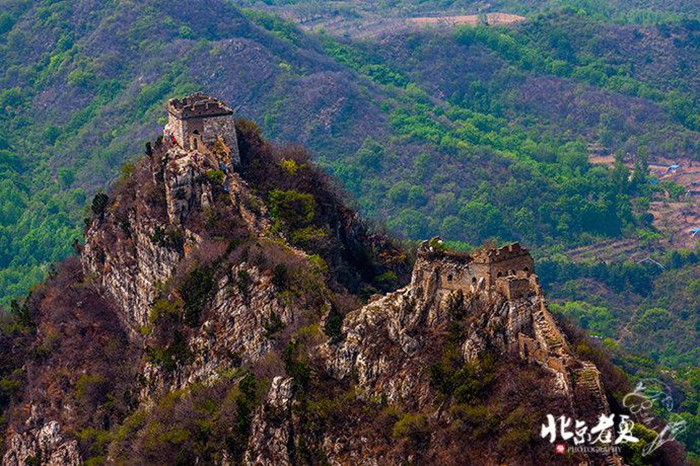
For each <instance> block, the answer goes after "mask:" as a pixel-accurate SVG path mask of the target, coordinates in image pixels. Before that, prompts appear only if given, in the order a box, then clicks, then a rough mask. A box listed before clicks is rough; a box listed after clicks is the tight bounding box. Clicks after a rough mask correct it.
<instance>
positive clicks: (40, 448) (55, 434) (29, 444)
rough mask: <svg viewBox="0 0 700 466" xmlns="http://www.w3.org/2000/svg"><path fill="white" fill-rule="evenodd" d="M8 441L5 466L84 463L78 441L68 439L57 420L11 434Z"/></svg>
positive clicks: (74, 464) (58, 465) (67, 465)
mask: <svg viewBox="0 0 700 466" xmlns="http://www.w3.org/2000/svg"><path fill="white" fill-rule="evenodd" d="M8 443H9V445H8V449H7V452H6V453H5V456H4V457H3V459H2V464H3V465H5V466H25V465H28V464H42V465H46V466H77V465H81V464H83V461H82V459H81V457H80V452H79V450H78V442H77V441H75V440H70V439H66V438H65V437H64V436H63V435H62V434H61V426H60V425H59V424H58V422H56V421H51V422H49V423H47V424H45V425H44V426H43V427H41V428H40V429H34V430H31V431H28V432H25V433H23V434H19V435H13V436H10V437H9V442H8Z"/></svg>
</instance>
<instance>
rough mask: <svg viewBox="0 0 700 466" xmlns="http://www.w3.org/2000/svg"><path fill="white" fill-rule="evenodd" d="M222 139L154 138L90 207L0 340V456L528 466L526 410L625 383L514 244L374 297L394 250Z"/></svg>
mask: <svg viewBox="0 0 700 466" xmlns="http://www.w3.org/2000/svg"><path fill="white" fill-rule="evenodd" d="M218 118H221V117H218ZM224 118H226V117H224ZM205 121H206V117H205ZM204 127H205V128H207V127H208V126H206V124H205V126H204ZM168 128H171V126H169V127H168ZM192 131H194V130H192ZM205 131H207V130H205ZM235 131H236V133H237V136H236V137H235V138H231V137H230V136H227V135H219V137H218V138H217V139H216V141H215V142H214V143H213V144H211V143H208V144H206V145H199V146H198V148H197V149H184V148H182V147H181V144H182V141H178V140H177V139H175V138H173V137H172V133H171V132H170V130H169V129H166V132H165V134H164V137H159V138H158V139H157V140H156V141H155V142H154V144H153V145H152V146H149V147H150V149H149V154H148V155H147V156H146V157H145V158H144V159H143V160H141V161H140V162H138V163H136V164H135V165H134V166H131V167H129V169H128V170H126V171H125V173H124V175H123V177H122V179H121V180H120V181H118V182H117V183H116V185H115V188H114V190H113V191H112V192H110V193H109V194H104V193H102V194H98V195H97V196H96V197H95V198H94V200H93V203H92V211H93V215H94V216H93V218H92V220H91V221H90V223H89V225H87V227H86V244H85V246H84V248H83V249H82V251H81V256H80V259H79V260H78V259H77V258H71V259H69V260H68V261H67V262H66V263H65V265H64V266H62V267H60V268H58V269H57V271H56V273H55V275H54V276H53V278H51V279H50V280H49V282H48V283H47V284H46V285H44V286H43V287H39V288H38V289H37V291H36V292H35V294H34V295H33V296H32V297H31V298H30V299H29V300H27V301H26V302H25V303H24V305H23V306H25V310H24V311H22V312H24V314H22V315H24V316H25V317H26V318H25V320H24V323H23V324H20V325H18V326H17V327H15V328H14V331H13V333H10V334H8V336H11V337H12V338H17V339H18V340H19V341H24V344H25V345H26V346H25V347H26V348H32V349H31V351H29V352H27V353H26V354H25V355H24V357H23V358H22V359H23V363H21V364H20V366H23V367H24V370H19V371H17V366H15V367H14V368H13V367H10V368H6V369H7V370H9V371H10V373H11V375H12V377H13V380H17V381H18V382H19V384H18V386H17V387H16V392H15V394H14V396H13V397H12V402H11V405H10V406H9V409H8V411H7V419H8V422H9V427H8V441H7V443H6V445H5V448H6V451H5V453H4V456H3V464H7V465H8V466H9V465H15V464H23V463H25V462H27V461H41V462H42V463H45V464H80V463H81V462H82V461H87V460H88V459H89V461H91V462H97V463H101V462H105V461H107V462H110V461H116V462H128V463H131V464H142V463H148V464H171V463H178V462H186V463H191V462H198V461H199V462H205V463H222V464H230V463H236V462H241V461H242V462H245V463H249V464H268V463H274V464H294V463H296V462H306V463H323V462H325V461H338V462H340V463H344V462H352V461H357V460H359V459H361V458H364V459H366V460H368V461H373V462H380V461H388V462H390V463H400V462H402V461H405V460H410V459H411V458H413V460H417V459H418V458H423V459H424V460H425V461H428V462H444V461H448V462H449V461H450V460H449V458H450V455H452V454H454V452H455V449H456V448H459V445H462V444H463V440H464V439H471V441H472V445H473V448H472V450H471V451H470V452H469V453H468V455H469V458H471V459H472V460H476V459H477V458H483V455H484V454H485V452H486V451H489V452H491V453H490V454H494V453H493V452H494V451H495V454H496V455H497V457H498V458H500V459H499V460H497V461H499V462H503V461H505V462H508V461H515V462H523V461H524V462H532V461H547V459H546V458H551V455H552V454H553V452H552V450H551V445H549V444H548V443H546V442H539V443H538V442H536V441H534V440H532V439H533V438H537V434H538V432H539V424H540V423H541V422H542V416H543V414H544V413H542V412H541V410H542V408H543V406H546V407H547V409H551V412H553V413H556V414H564V413H570V414H571V415H574V414H575V415H578V416H579V417H582V418H585V419H587V420H590V421H594V420H595V419H596V418H597V416H599V415H600V414H602V413H599V412H597V410H598V409H603V410H604V411H605V412H608V410H609V409H610V408H609V406H608V401H607V395H605V394H604V393H603V392H602V389H601V388H600V387H601V382H600V381H599V380H598V379H599V377H602V378H604V379H605V384H606V385H607V384H610V387H611V388H614V389H616V390H617V389H621V388H622V387H624V386H625V384H626V382H625V381H624V379H620V378H619V374H618V375H614V372H610V371H609V370H608V368H606V366H605V364H603V366H602V367H603V370H604V372H599V370H598V369H596V368H595V366H594V365H593V364H591V363H588V362H582V361H581V360H580V358H579V357H578V356H576V355H575V354H574V353H573V352H572V351H571V350H570V349H569V347H568V344H567V343H566V339H565V337H564V336H563V334H562V333H561V331H560V330H559V329H558V327H557V324H556V323H555V322H554V320H553V317H552V316H551V315H550V314H549V312H548V311H547V308H546V304H545V301H544V298H543V297H542V294H541V288H540V287H539V284H538V283H537V277H536V276H535V275H534V274H533V272H534V271H533V262H532V258H531V257H530V256H529V253H528V252H527V251H526V250H523V249H522V248H520V247H519V246H518V245H510V246H507V247H504V248H500V249H498V248H487V249H485V250H483V251H476V252H473V253H471V254H465V253H457V254H455V253H452V252H449V251H447V250H446V248H445V247H444V245H443V244H442V243H441V241H439V240H438V239H433V240H431V241H426V242H424V243H422V245H421V246H420V248H419V251H418V253H417V260H416V262H415V264H414V266H413V272H412V277H411V281H410V283H409V284H408V285H407V286H406V287H404V288H400V289H398V290H396V288H397V286H398V285H399V284H400V283H401V282H402V281H404V280H406V278H405V277H406V272H407V266H408V263H407V253H406V252H405V251H403V250H402V249H401V248H400V247H398V246H397V245H396V244H395V243H393V242H392V240H391V239H389V238H387V237H385V236H382V235H378V234H374V233H371V232H369V231H368V230H367V229H366V227H365V226H363V224H362V221H361V220H360V219H359V218H358V217H357V216H356V215H355V214H354V213H353V212H352V211H350V210H349V209H347V208H346V207H344V206H343V204H342V201H341V200H340V198H338V197H336V196H337V194H334V193H333V189H332V184H330V183H329V181H328V180H327V179H326V178H325V177H324V175H323V174H322V172H321V171H319V170H318V169H317V168H315V167H314V166H313V165H312V164H311V162H310V161H309V159H308V154H305V153H304V152H303V151H301V150H300V149H299V148H294V147H287V148H278V147H274V146H271V145H270V144H268V143H266V142H264V141H263V140H262V139H261V138H260V135H259V130H258V129H257V128H256V127H255V125H254V124H252V123H250V122H247V121H242V120H239V121H238V122H237V124H236V130H235ZM186 136H187V137H189V136H188V135H186ZM191 136H193V137H200V136H199V135H197V133H192V134H191ZM224 136H225V137H224ZM201 137H202V139H204V140H206V139H207V135H201ZM224 139H226V140H229V141H230V140H234V141H238V142H237V144H238V149H239V152H240V165H236V164H234V162H233V160H234V159H233V158H231V156H230V154H231V152H232V150H231V149H230V148H229V147H227V146H226V144H225V143H224V142H223V141H224ZM404 283H405V282H404ZM381 290H386V291H389V294H386V295H385V296H384V297H381V298H379V297H377V296H375V297H373V298H370V302H369V303H367V304H365V305H362V303H361V300H360V299H359V298H360V295H361V294H365V295H369V294H371V293H375V294H376V293H377V292H381ZM392 290H395V291H392ZM1 335H3V336H5V332H3V333H2V334H1ZM13 355H15V356H16V354H14V353H13ZM579 380H580V381H582V382H580V383H579V382H578V381H579ZM584 380H585V381H587V382H586V383H583V381H584ZM591 380H593V381H594V382H595V383H593V384H592V385H591V384H589V383H588V382H590V381H591ZM506 381H509V382H506ZM592 387H599V388H597V389H595V390H594V389H593V388H592ZM596 390H598V391H596ZM47 394H48V396H46V395H47ZM337 397H340V399H342V400H345V401H344V402H343V403H340V404H338V398H337ZM589 397H592V399H593V401H590V400H588V401H585V402H584V399H588V398H589ZM334 400H335V401H334ZM596 400H597V401H596ZM482 403H484V404H482ZM543 403H544V405H543ZM363 406H364V407H363ZM572 406H576V410H575V412H572V411H571V409H572ZM484 409H486V410H487V412H490V413H491V414H490V415H489V416H487V417H486V418H484V411H483V410H484ZM581 409H584V410H585V409H591V410H590V411H580V410H581ZM372 416H374V417H375V421H370V420H369V419H368V417H369V418H371V417H372ZM483 422H486V424H483V425H482V423H483ZM501 422H505V425H506V426H508V433H506V434H501V433H499V430H498V426H499V425H501V424H500V423H501ZM454 423H457V424H454ZM460 426H463V427H460ZM367 429H369V431H368V430H367ZM375 429H376V430H375ZM431 429H436V433H435V434H429V433H430V432H431ZM455 429H456V430H455ZM478 429H483V430H482V431H481V433H480V434H479V433H476V432H478ZM373 430H375V431H376V432H377V433H379V435H374V436H372V438H371V439H370V440H367V439H366V438H365V436H366V435H367V434H368V432H372V431H373ZM513 431H517V432H518V435H515V436H510V435H511V434H512V432H513ZM349 433H350V435H349ZM528 438H529V440H528ZM363 439H364V440H363ZM678 448H679V445H678V444H675V443H673V444H669V445H668V446H667V447H665V449H664V452H663V454H664V455H671V456H672V455H679V454H682V453H681V452H682V450H678ZM451 452H452V453H451ZM463 453H465V454H467V453H466V452H463ZM585 456H586V455H583V456H580V455H573V456H572V457H571V458H569V459H567V460H566V461H569V462H571V464H574V463H575V462H578V461H580V460H581V459H584V457H585ZM592 458H593V457H591V458H589V459H590V460H593V461H598V460H600V461H607V462H608V464H620V462H619V461H620V459H619V458H618V457H617V456H616V454H612V455H611V456H610V457H609V458H607V459H606V458H599V459H594V458H593V459H592ZM452 460H453V461H454V460H455V458H454V457H452Z"/></svg>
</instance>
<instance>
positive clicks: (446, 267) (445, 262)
mask: <svg viewBox="0 0 700 466" xmlns="http://www.w3.org/2000/svg"><path fill="white" fill-rule="evenodd" d="M533 273H534V262H533V260H532V256H530V253H529V251H528V250H527V249H525V248H523V247H521V246H520V244H518V243H513V244H509V245H508V246H504V247H502V248H485V249H480V250H478V251H476V252H474V253H472V254H467V253H460V252H456V251H447V250H446V249H445V248H444V246H442V242H441V241H440V239H439V238H434V239H432V240H430V241H424V242H423V243H421V245H420V247H419V248H418V260H417V261H416V265H415V266H414V269H413V279H412V281H413V284H414V285H416V286H420V284H421V283H423V286H424V287H426V288H427V285H426V283H428V282H432V283H434V285H433V286H435V287H436V288H437V289H438V290H442V291H445V292H446V293H449V292H451V291H457V290H462V291H464V292H475V291H478V290H483V291H486V292H491V291H492V290H496V289H497V290H499V291H503V290H505V289H507V290H508V294H510V292H511V291H512V292H513V293H514V294H517V295H524V294H527V293H528V292H529V287H530V285H529V282H530V278H531V275H532V274H533ZM516 288H522V289H518V290H516Z"/></svg>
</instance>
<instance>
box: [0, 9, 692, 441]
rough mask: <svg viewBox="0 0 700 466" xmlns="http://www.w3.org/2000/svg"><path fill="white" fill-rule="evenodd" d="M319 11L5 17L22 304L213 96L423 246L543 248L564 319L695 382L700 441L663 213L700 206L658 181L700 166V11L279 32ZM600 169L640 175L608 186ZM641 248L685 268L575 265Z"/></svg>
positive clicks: (14, 278)
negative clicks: (182, 115) (170, 105)
mask: <svg viewBox="0 0 700 466" xmlns="http://www.w3.org/2000/svg"><path fill="white" fill-rule="evenodd" d="M319 4H320V2H303V1H302V2H266V6H265V8H262V6H261V5H260V4H258V3H255V2H247V3H245V6H246V7H249V8H247V9H245V10H242V11H241V10H238V9H237V8H236V7H235V6H234V5H233V4H232V3H231V2H226V1H223V0H206V1H203V2H197V4H196V6H195V5H193V4H192V2H184V1H175V2H165V1H155V0H149V1H146V2H135V1H132V2H118V1H107V2H93V1H78V2H75V1H58V2H50V1H39V2H35V1H24V0H0V6H1V8H0V62H2V63H3V65H5V66H4V67H3V69H2V71H0V170H1V171H2V178H1V181H0V302H2V303H3V304H4V305H5V306H8V305H9V303H10V300H11V299H12V298H15V297H18V296H21V295H23V294H24V293H25V292H26V291H27V290H29V289H30V288H31V286H32V285H33V284H34V283H36V282H38V281H39V280H40V279H41V278H42V277H43V276H44V275H46V274H47V273H48V272H49V269H50V265H51V264H52V263H54V262H56V261H58V260H60V259H62V258H64V257H66V256H67V255H69V254H70V253H71V252H72V244H73V242H74V241H76V240H78V238H80V236H81V235H80V231H81V229H82V228H83V226H84V223H83V219H84V217H86V216H87V212H86V211H85V206H86V205H89V203H90V202H91V200H92V197H93V195H94V194H95V192H96V190H97V189H98V187H99V186H103V185H105V184H106V182H107V181H108V180H111V179H113V178H115V177H117V176H119V174H120V167H121V166H122V165H124V163H125V162H127V161H130V160H133V159H134V158H135V157H137V156H138V155H140V154H141V153H142V152H143V147H144V143H145V142H146V141H147V140H152V139H153V138H154V137H155V135H156V134H157V132H158V131H159V130H160V126H161V125H162V123H163V121H162V118H163V117H162V104H163V102H164V101H165V100H166V99H167V98H170V97H175V96H182V95H184V94H186V93H189V92H191V91H195V90H203V91H206V92H209V93H211V94H213V95H215V96H217V97H219V98H222V99H224V100H226V101H228V102H230V103H231V104H232V105H234V106H235V111H236V113H237V115H239V116H245V117H250V118H252V119H255V120H257V121H259V122H261V123H262V127H263V132H264V133H265V135H266V136H268V137H270V138H271V139H274V140H276V141H282V142H292V143H301V144H305V145H306V146H308V147H309V148H310V149H311V150H312V152H313V153H314V157H315V159H316V161H317V162H318V163H319V164H320V165H321V166H322V167H323V168H325V169H326V171H327V172H329V173H330V174H332V175H335V177H336V178H337V179H338V180H340V182H341V183H342V184H343V186H344V188H345V189H346V190H347V192H348V193H349V197H350V198H351V199H353V201H354V202H356V204H357V206H358V207H359V209H360V210H361V211H362V212H363V213H364V214H366V215H367V216H368V217H370V218H374V219H377V220H381V221H382V223H385V224H386V225H387V226H388V228H389V229H391V230H392V231H394V232H396V233H399V234H401V235H403V236H404V237H406V238H408V239H411V240H417V239H423V238H427V237H430V236H433V235H436V234H439V235H442V236H443V237H444V238H445V239H446V240H449V241H451V242H452V245H455V246H458V247H461V248H470V247H473V246H476V245H478V244H480V243H481V242H483V241H485V240H491V239H494V240H496V241H497V242H503V241H509V240H521V241H523V242H524V243H526V244H527V245H528V246H530V247H531V248H532V250H533V254H534V255H535V256H536V259H537V260H539V262H540V264H541V265H540V267H541V268H542V275H543V284H544V286H545V289H546V290H547V291H548V292H552V293H553V294H554V296H555V297H556V298H558V299H559V303H560V309H559V311H560V314H561V315H568V316H570V317H572V318H574V319H576V320H577V321H578V322H579V323H581V324H583V325H584V326H586V325H587V326H588V328H589V330H590V331H592V332H595V333H596V334H598V335H599V336H600V337H601V338H603V339H605V338H607V339H608V340H606V342H607V343H606V344H609V345H610V346H619V349H620V358H622V359H624V360H625V361H628V362H629V364H628V369H629V370H630V372H635V371H637V372H638V373H640V374H642V373H654V374H658V373H659V371H661V370H666V369H669V370H671V372H668V373H669V374H670V375H669V378H671V379H674V380H675V382H676V383H677V384H678V386H679V391H682V392H684V393H685V394H684V395H683V397H684V401H683V409H684V410H685V411H686V412H687V413H688V416H691V417H690V418H689V419H693V422H696V423H697V422H698V421H697V403H698V392H700V387H699V386H698V384H697V374H696V373H695V372H693V371H692V369H691V368H692V367H694V366H697V364H698V355H697V343H695V342H697V341H698V338H699V336H698V332H699V331H700V328H699V327H698V322H699V320H698V303H697V302H696V300H694V296H696V295H697V290H698V289H697V283H696V281H697V279H696V277H697V252H692V251H681V252H675V253H674V252H672V251H669V248H670V247H671V246H669V244H667V243H666V242H664V238H663V235H662V234H660V233H659V231H658V229H657V228H656V226H655V225H654V224H653V222H652V221H653V216H652V215H650V212H649V206H650V203H651V202H652V201H653V200H655V199H656V200H658V199H666V198H672V197H676V198H678V197H679V196H681V195H682V194H683V189H682V187H679V186H677V185H674V184H673V183H670V182H669V183H667V182H661V183H659V182H658V180H657V179H655V178H654V177H653V176H651V175H650V174H649V173H648V170H647V168H646V167H647V164H648V163H649V162H650V161H653V160H655V159H658V158H662V157H663V158H674V157H684V158H685V159H688V160H693V159H694V160H698V159H699V158H700V157H699V155H698V154H700V133H699V132H698V130H700V112H699V111H698V108H699V106H698V103H699V99H700V64H699V62H698V56H699V53H698V52H699V50H698V48H699V47H700V23H698V21H697V20H696V19H695V18H696V17H697V12H698V9H699V8H700V6H698V5H697V3H693V2H665V3H664V4H663V5H661V4H656V3H654V2H637V1H622V0H621V1H617V2H594V1H590V2H582V1H565V2H517V3H516V2H510V1H504V2H494V3H493V5H492V6H491V7H490V8H491V9H486V10H480V9H479V7H480V6H483V5H481V4H472V3H470V2H460V1H454V2H449V1H448V2H443V1H432V2H407V1H406V2H392V3H391V4H387V5H379V6H378V5H377V4H375V2H356V4H354V5H349V4H342V3H338V5H337V10H334V11H332V12H331V13H328V14H330V15H331V16H330V20H331V21H335V20H336V19H337V18H339V17H340V18H344V20H346V19H351V20H353V21H358V22H359V24H360V25H362V24H364V23H363V22H364V21H365V19H367V18H369V19H371V20H372V21H375V20H376V18H375V17H376V16H379V17H383V16H382V15H390V14H396V15H401V17H404V16H407V15H414V16H417V15H430V14H433V15H434V14H438V13H439V14H472V13H478V12H481V11H507V12H514V13H519V14H523V15H526V20H525V21H522V22H520V23H518V24H515V25H512V26H509V27H494V26H487V25H480V26H477V27H466V26H463V27H457V28H449V29H445V28H438V29H425V30H423V29H420V30H405V29H398V30H395V31H394V30H391V29H390V30H388V31H385V32H386V34H382V35H377V36H372V37H370V38H359V39H358V38H354V36H353V34H352V33H350V32H352V31H350V32H349V33H348V35H347V36H345V35H340V36H338V35H333V34H330V32H333V30H332V28H328V30H329V33H324V27H325V26H324V25H326V24H327V21H328V18H327V17H326V16H323V17H322V18H321V20H320V22H319V23H318V24H316V23H313V24H312V23H309V24H306V23H302V28H299V27H297V26H296V25H295V24H293V23H292V22H290V21H286V20H282V19H280V18H279V17H277V16H274V15H273V14H271V12H272V13H280V14H284V15H285V16H287V17H289V18H293V19H296V20H302V19H303V18H304V17H309V18H313V17H315V16H314V15H316V14H317V13H318V11H317V8H319ZM269 8H272V10H270V9H269ZM315 8H316V10H315ZM324 15H325V13H324ZM372 15H374V16H372ZM353 24H354V23H353ZM353 27H355V26H353ZM339 30H342V28H340V29H339ZM159 119H160V120H159ZM593 151H598V152H602V153H604V154H615V155H616V156H617V162H616V163H615V164H614V165H612V166H611V167H607V168H606V167H605V166H599V165H594V164H592V163H591V162H590V161H589V159H590V156H591V152H593ZM625 163H626V164H627V165H631V166H632V167H633V169H632V171H630V169H629V168H628V167H627V165H625ZM128 171H129V167H128V166H127V167H126V171H125V172H126V173H128ZM688 202H690V201H688ZM617 239H625V240H628V241H630V242H631V243H633V246H632V247H633V248H635V249H636V250H638V251H642V252H643V253H648V255H649V256H651V257H652V258H654V260H657V261H658V262H659V263H660V264H661V265H662V266H663V268H660V267H659V266H657V265H654V264H650V263H643V264H639V263H637V261H636V260H635V261H627V262H624V261H622V262H613V263H610V264H604V263H601V262H600V261H599V260H588V261H586V260H584V261H573V260H572V259H571V258H567V257H566V256H565V255H562V253H563V252H566V251H568V250H570V249H571V248H573V247H587V246H589V245H596V244H599V243H600V242H601V241H606V240H617ZM678 257H681V259H678ZM548 274H549V275H548ZM15 309H19V308H17V307H15ZM671 336H673V337H674V338H676V339H677V340H678V341H677V342H674V343H673V344H671V345H668V344H666V343H667V342H668V339H669V338H670V337H671ZM626 351H636V352H638V354H640V355H642V356H643V357H642V358H639V357H638V356H630V355H629V354H628V353H627V352H626ZM623 353H624V354H623ZM645 371H646V372H645ZM693 400H695V401H693ZM692 416H695V417H694V418H693V417H692ZM696 425H697V424H696ZM686 442H687V444H688V445H689V450H691V451H694V452H695V453H700V445H699V444H698V438H697V437H694V438H689V439H686ZM692 445H694V446H692Z"/></svg>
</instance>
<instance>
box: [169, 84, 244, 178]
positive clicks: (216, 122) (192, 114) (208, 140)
mask: <svg viewBox="0 0 700 466" xmlns="http://www.w3.org/2000/svg"><path fill="white" fill-rule="evenodd" d="M166 107H167V109H168V124H167V125H166V126H165V129H164V133H165V136H166V138H170V137H171V136H172V137H174V138H175V141H176V142H177V144H179V145H180V146H182V148H183V149H185V150H188V151H199V152H202V153H205V154H206V153H211V150H212V147H213V145H214V143H215V142H216V141H217V139H218V138H219V137H220V138H221V139H222V140H223V142H224V144H226V146H227V147H228V148H229V150H230V151H231V162H232V163H233V165H234V166H237V165H238V164H240V155H239V153H238V141H237V138H236V126H235V123H234V119H233V110H231V108H229V107H227V106H226V105H225V104H224V103H223V102H222V101H220V100H219V99H216V98H214V97H212V96H210V95H207V94H204V93H201V92H196V93H194V94H190V95H188V96H187V97H185V98H183V99H170V100H169V101H168V104H167V106H166Z"/></svg>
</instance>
